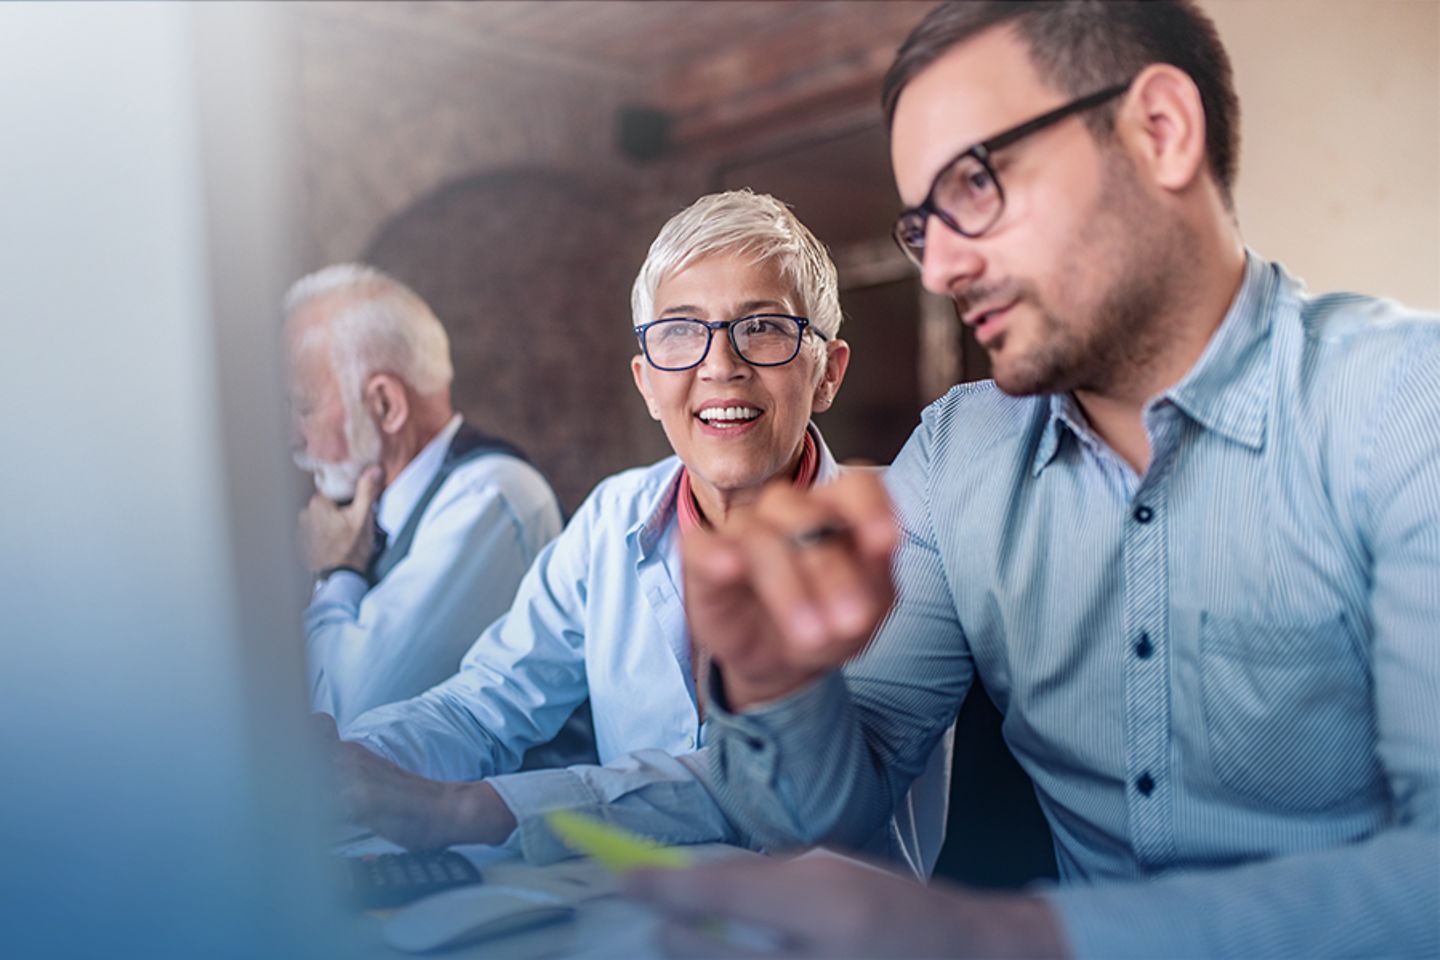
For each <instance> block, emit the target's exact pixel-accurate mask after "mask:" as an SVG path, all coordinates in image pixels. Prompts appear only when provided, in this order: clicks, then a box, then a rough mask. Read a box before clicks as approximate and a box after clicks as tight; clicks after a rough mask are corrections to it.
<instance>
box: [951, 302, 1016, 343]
mask: <svg viewBox="0 0 1440 960" xmlns="http://www.w3.org/2000/svg"><path fill="white" fill-rule="evenodd" d="M1016 302H1018V301H1011V302H1010V303H1007V304H1003V305H1001V306H996V307H986V308H984V309H983V310H972V311H970V312H968V313H966V314H965V316H964V318H963V321H962V322H963V323H964V324H965V325H966V326H967V327H969V328H971V329H972V330H974V331H975V339H976V341H978V342H979V343H980V344H981V346H984V345H985V344H986V343H987V342H989V341H991V340H994V339H995V338H996V337H998V336H999V335H1000V334H1001V333H1002V332H1003V331H1004V329H1005V321H1006V320H1007V319H1008V318H1009V316H1010V312H1011V311H1012V310H1013V309H1014V307H1015V304H1016Z"/></svg>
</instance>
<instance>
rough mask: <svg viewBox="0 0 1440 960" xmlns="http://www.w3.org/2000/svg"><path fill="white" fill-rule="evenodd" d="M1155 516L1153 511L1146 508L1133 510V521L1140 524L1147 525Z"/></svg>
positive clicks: (1141, 507)
mask: <svg viewBox="0 0 1440 960" xmlns="http://www.w3.org/2000/svg"><path fill="white" fill-rule="evenodd" d="M1154 516H1155V511H1154V510H1151V509H1150V508H1149V507H1146V506H1143V505H1142V506H1139V507H1136V508H1135V519H1136V520H1138V521H1139V522H1140V523H1149V522H1150V521H1151V519H1153V518H1154Z"/></svg>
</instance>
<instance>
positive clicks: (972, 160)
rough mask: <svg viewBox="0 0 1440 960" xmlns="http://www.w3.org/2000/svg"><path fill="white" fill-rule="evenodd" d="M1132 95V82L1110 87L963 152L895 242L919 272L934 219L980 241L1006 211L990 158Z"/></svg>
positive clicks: (901, 224)
mask: <svg viewBox="0 0 1440 960" xmlns="http://www.w3.org/2000/svg"><path fill="white" fill-rule="evenodd" d="M1128 89H1130V81H1128V80H1127V81H1125V82H1124V83H1121V84H1116V85H1115V86H1113V87H1106V88H1105V89H1104V90H1101V91H1099V92H1097V93H1092V94H1090V95H1089V96H1085V97H1081V98H1080V99H1078V100H1072V101H1070V102H1069V103H1067V104H1065V105H1064V106H1063V107H1056V108H1055V109H1054V110H1051V111H1050V112H1049V113H1044V114H1041V115H1040V116H1038V117H1036V118H1035V119H1033V120H1027V121H1025V122H1024V123H1022V124H1020V125H1019V126H1015V127H1011V128H1010V129H1009V130H1006V131H1005V132H1004V133H1000V134H996V135H995V136H993V137H991V138H990V139H989V140H985V141H983V142H981V143H977V144H975V145H974V146H973V147H970V148H968V149H966V150H964V151H962V152H961V153H960V154H959V155H958V156H957V157H955V159H953V160H951V161H950V162H949V163H947V164H946V165H945V166H944V167H943V168H941V170H940V172H939V173H937V174H936V175H935V179H934V180H933V181H931V183H930V192H929V193H928V194H926V196H925V200H924V201H923V202H922V203H921V204H920V205H919V206H918V207H911V208H910V209H908V210H905V211H903V212H902V213H901V214H900V216H899V217H897V218H896V219H895V227H894V229H893V230H892V231H891V234H892V235H893V236H894V237H895V242H896V243H897V244H899V245H900V249H901V250H904V251H905V255H906V256H907V257H909V258H910V259H911V260H912V261H913V262H914V263H915V265H916V266H921V265H923V264H924V262H925V227H926V225H927V224H928V223H929V220H930V217H931V216H932V215H933V216H935V217H938V218H939V220H940V222H941V223H943V224H945V226H947V227H949V228H950V229H951V230H954V231H955V232H956V233H958V234H960V236H962V237H978V236H980V235H981V234H982V233H984V232H985V231H986V230H989V229H990V228H991V227H993V226H995V222H996V221H997V220H999V219H1000V214H1002V213H1003V212H1004V211H1005V191H1004V189H1003V188H1002V187H1001V186H1000V178H999V177H997V176H996V175H995V167H994V165H993V164H992V163H991V162H990V157H991V155H992V154H994V153H995V152H996V151H997V150H1002V149H1004V148H1005V147H1008V146H1010V145H1011V144H1013V143H1015V142H1017V141H1019V140H1023V139H1024V138H1025V137H1028V136H1030V134H1032V133H1038V132H1039V131H1041V130H1044V129H1045V128H1046V127H1050V126H1054V125H1055V124H1057V123H1059V122H1060V121H1061V120H1064V119H1065V118H1066V117H1069V116H1072V115H1074V114H1077V113H1080V112H1082V111H1085V110H1091V109H1093V108H1095V107H1098V106H1100V105H1101V104H1102V103H1105V102H1107V101H1109V100H1113V99H1115V98H1116V97H1118V96H1120V95H1121V94H1122V93H1124V92H1125V91H1126V90H1128Z"/></svg>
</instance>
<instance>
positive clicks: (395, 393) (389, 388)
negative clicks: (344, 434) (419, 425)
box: [363, 373, 410, 436]
mask: <svg viewBox="0 0 1440 960" xmlns="http://www.w3.org/2000/svg"><path fill="white" fill-rule="evenodd" d="M363 399H364V401H365V409H366V410H368V411H369V412H370V416H371V417H373V418H374V419H375V423H376V425H377V426H378V427H379V428H380V432H381V433H384V434H389V435H391V436H393V435H394V434H397V433H399V432H400V430H401V429H402V428H403V427H404V426H405V424H406V422H407V421H409V419H410V398H409V397H407V396H406V395H405V385H404V384H402V383H401V382H400V380H399V378H398V377H395V376H393V375H391V374H388V373H377V374H375V375H374V376H373V377H371V378H370V379H369V380H368V381H366V383H365V391H364V394H363Z"/></svg>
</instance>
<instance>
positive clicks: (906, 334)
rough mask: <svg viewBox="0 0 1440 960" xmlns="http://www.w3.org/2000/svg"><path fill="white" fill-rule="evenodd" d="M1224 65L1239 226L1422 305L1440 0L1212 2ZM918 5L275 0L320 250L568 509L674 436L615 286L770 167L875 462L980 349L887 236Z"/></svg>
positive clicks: (1426, 301) (1439, 121) (1262, 241)
mask: <svg viewBox="0 0 1440 960" xmlns="http://www.w3.org/2000/svg"><path fill="white" fill-rule="evenodd" d="M1204 5H1205V6H1206V8H1207V9H1209V10H1210V11H1211V13H1212V14H1213V15H1214V17H1215V19H1216V21H1217V23H1218V25H1219V28H1220V31H1221V34H1222V37H1223V38H1224V40H1225V42H1226V43H1227V45H1228V46H1229V48H1230V51H1231V53H1232V56H1233V58H1234V62H1235V69H1236V74H1237V81H1238V84H1239V88H1240V96H1241V103H1242V113H1243V147H1242V154H1241V174H1240V181H1239V190H1238V206H1239V212H1240V217H1241V222H1242V225H1243V227H1244V228H1245V232H1246V236H1247V237H1248V238H1249V240H1250V242H1251V243H1252V245H1254V246H1255V247H1256V248H1257V249H1258V250H1260V251H1261V252H1262V253H1263V254H1264V255H1266V256H1268V257H1271V258H1274V259H1279V260H1281V261H1283V262H1284V263H1285V264H1286V265H1287V266H1288V267H1289V268H1290V269H1291V270H1292V271H1293V272H1295V273H1298V274H1299V275H1300V276H1302V277H1304V278H1305V279H1306V280H1307V281H1309V283H1310V284H1311V286H1312V287H1313V288H1316V289H1329V288H1349V289H1358V290H1365V291H1369V292H1378V293H1384V294H1387V295H1391V296H1394V297H1397V298H1399V299H1402V300H1405V301H1407V302H1409V303H1412V304H1414V305H1417V306H1422V307H1428V308H1432V309H1435V308H1440V4H1437V3H1435V2H1433V0H1371V2H1368V3H1360V4H1357V3H1350V2H1343V0H1207V2H1205V4H1204ZM929 6H930V5H929V4H928V3H909V2H902V3H885V2H880V3H866V2H815V3H766V2H737V3H693V2H605V3H585V2H545V3H539V2H491V3H444V2H441V3H408V2H401V3H384V4H380V3H350V2H338V3H301V4H291V5H288V6H287V7H286V8H285V12H286V21H287V23H288V27H289V34H290V43H291V47H290V56H291V57H292V58H293V63H294V69H295V83H296V90H295V100H296V106H297V113H298V116H299V120H300V130H299V136H300V140H299V148H300V149H299V155H300V157H301V163H302V171H301V173H302V180H303V185H304V190H303V210H302V220H303V221H304V224H305V230H306V235H305V237H304V238H303V242H304V245H305V251H306V257H307V260H308V263H309V265H311V266H319V265H321V264H323V263H327V262H331V261H335V260H342V259H351V258H368V259H372V260H374V261H376V262H377V263H379V264H380V265H381V266H383V267H385V268H387V269H390V270H393V271H394V272H396V273H397V274H399V275H400V276H401V277H402V278H404V279H405V280H406V281H407V282H409V283H411V284H413V285H414V286H415V287H416V288H417V289H418V290H419V291H420V293H421V294H422V295H423V296H425V297H427V298H429V299H430V300H431V301H432V302H433V303H434V304H435V306H436V308H437V310H438V311H439V313H440V315H441V317H442V319H444V320H445V321H446V323H447V324H448V326H449V328H450V330H451V334H452V337H453V339H454V342H455V350H456V367H457V372H458V380H457V400H458V402H459V404H460V406H461V408H462V409H463V410H464V411H465V412H466V413H467V415H469V416H470V417H471V418H472V419H474V420H476V421H478V422H479V423H481V424H483V425H485V426H487V427H490V428H492V429H496V430H499V431H501V432H506V433H509V434H510V435H511V436H514V437H516V438H517V439H518V440H519V441H521V442H522V443H523V444H524V445H525V446H526V447H527V449H528V450H529V452H530V453H531V454H532V456H534V457H535V458H536V459H537V461H538V462H539V463H540V464H541V465H542V467H544V468H545V469H546V470H547V471H548V472H549V473H550V474H551V476H552V477H553V478H554V480H555V482H556V486H557V489H558V490H559V492H560V495H561V497H562V499H563V500H564V501H565V504H566V506H567V507H571V508H573V507H574V506H575V505H576V504H577V503H578V501H579V499H580V498H581V497H582V496H583V495H584V493H585V492H586V491H587V490H588V489H589V488H590V486H591V485H593V484H594V483H595V481H597V480H599V479H600V478H601V477H603V476H604V475H606V474H608V473H610V472H612V471H614V470H617V469H620V468H623V467H625V466H629V465H633V464H636V463H640V462H645V461H648V460H651V459H654V458H656V457H659V456H661V455H663V454H665V453H666V452H667V449H666V446H665V442H664V438H663V436H662V435H661V433H660V431H659V429H658V427H657V426H656V425H654V424H652V423H651V422H650V421H649V420H648V418H647V417H646V416H645V413H644V409H643V407H642V405H641V404H640V403H639V402H638V399H637V398H636V397H635V395H634V393H633V387H632V385H631V383H630V375H629V372H628V369H627V367H626V360H627V359H628V357H629V356H630V355H631V353H632V342H631V340H630V339H629V338H628V337H627V335H626V327H627V326H628V324H629V322H630V316H629V301H628V288H629V284H630V282H631V280H632V279H633V277H634V273H635V270H636V268H637V267H638V266H639V263H640V261H641V260H642V259H643V256H644V252H645V249H646V246H647V245H648V243H649V241H650V240H651V239H652V237H653V236H654V233H655V232H656V230H657V229H658V228H659V226H660V225H661V224H662V223H663V222H664V220H665V218H666V217H668V216H669V215H670V214H671V213H673V212H675V211H676V210H678V209H679V208H681V207H682V206H684V205H685V204H686V203H688V202H689V201H690V200H692V199H694V197H695V196H697V195H698V194H700V193H703V192H705V191H708V190H713V189H720V188H731V187H739V186H750V187H753V188H754V189H756V190H764V191H769V192H773V193H775V194H776V195H777V196H779V197H780V198H781V199H784V200H786V201H787V202H789V203H791V204H793V205H794V207H795V209H796V211H797V213H798V214H799V215H800V217H801V218H802V219H803V220H804V221H805V222H806V223H807V224H809V225H810V226H811V227H812V229H814V230H815V232H816V233H817V234H818V235H819V236H820V238H821V239H822V240H824V241H825V242H826V243H827V244H829V245H830V247H831V249H832V251H833V252H834V254H835V256H836V259H837V261H838V262H839V265H840V276H841V285H842V290H843V293H842V301H843V304H844V306H845V309H846V315H847V320H846V327H845V329H844V335H845V336H846V337H847V339H849V340H850V341H851V342H852V343H853V344H854V345H855V348H856V350H855V360H854V362H853V364H852V368H851V372H850V375H849V378H848V381H847V383H846V386H845V389H844V391H842V393H841V396H840V399H839V402H838V403H837V405H836V407H835V409H834V411H832V412H831V413H829V414H827V415H826V416H825V418H824V419H823V420H822V421H821V425H822V427H823V428H824V429H825V431H826V434H827V436H828V437H829V438H830V440H831V442H832V445H833V446H834V447H835V449H836V452H837V453H838V454H839V455H841V456H863V457H868V458H871V459H875V460H880V461H885V460H889V459H890V458H891V457H893V456H894V454H895V453H896V452H897V451H898V450H899V447H900V446H901V444H902V443H903V442H904V439H905V437H906V436H907V435H908V433H909V431H910V429H911V428H912V427H913V425H914V423H915V422H916V418H917V416H918V413H919V410H920V408H921V407H922V406H923V405H924V404H925V403H927V402H929V401H930V400H932V399H934V398H935V397H936V396H938V395H939V394H940V393H942V392H943V391H944V390H945V389H946V388H947V387H948V386H949V385H950V384H951V383H954V382H956V381H957V380H960V379H971V378H976V377H982V376H984V375H985V373H986V365H985V358H984V356H983V355H982V353H981V352H980V351H979V350H978V349H976V348H975V347H974V345H973V344H972V343H970V342H969V341H968V338H967V337H966V335H965V334H964V333H963V332H962V331H960V330H958V329H957V326H956V324H955V323H954V319H953V316H952V314H951V312H950V310H949V307H948V305H947V304H945V303H943V302H936V301H934V300H932V298H929V297H928V296H926V295H924V294H922V293H921V292H920V290H919V285H918V282H917V281H916V279H915V277H914V275H913V273H912V272H911V271H910V270H909V268H908V267H907V266H906V264H905V262H904V261H903V259H902V258H901V257H900V256H899V254H898V253H897V252H896V251H895V250H894V249H893V246H892V245H891V243H890V240H889V236H888V229H889V225H890V220H891V217H892V216H893V214H894V211H895V209H896V207H897V205H898V201H897V199H896V196H895V192H894V186H893V184H892V182H891V179H890V174H889V164H888V155H887V144H886V139H885V135H884V131H883V128H882V125H881V121H880V115H879V108H878V96H877V91H878V88H879V79H880V76H881V75H882V73H883V71H884V69H885V67H886V66H887V65H888V63H889V60H890V57H891V55H892V53H893V50H894V48H895V45H896V44H897V43H898V41H899V40H900V39H901V38H902V37H903V36H904V34H905V33H906V31H907V30H908V29H909V28H910V27H911V26H912V25H913V24H914V23H915V22H916V21H917V20H918V19H919V18H920V16H921V15H923V13H924V11H925V10H927V9H928V8H929Z"/></svg>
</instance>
